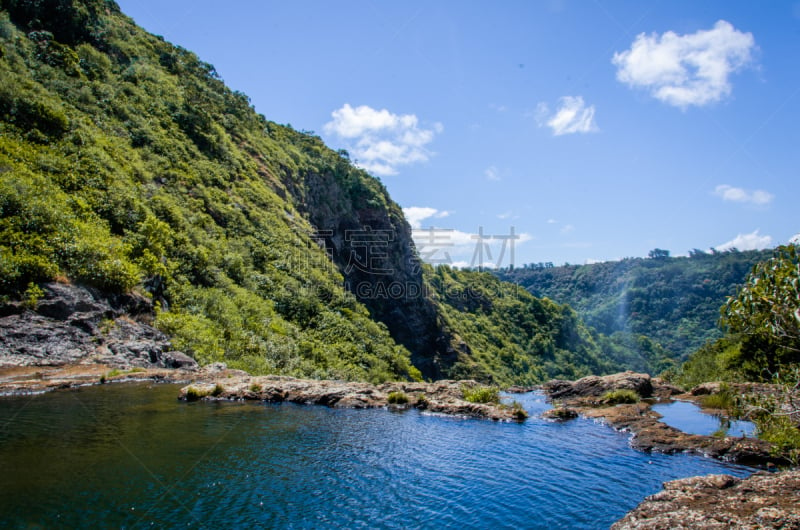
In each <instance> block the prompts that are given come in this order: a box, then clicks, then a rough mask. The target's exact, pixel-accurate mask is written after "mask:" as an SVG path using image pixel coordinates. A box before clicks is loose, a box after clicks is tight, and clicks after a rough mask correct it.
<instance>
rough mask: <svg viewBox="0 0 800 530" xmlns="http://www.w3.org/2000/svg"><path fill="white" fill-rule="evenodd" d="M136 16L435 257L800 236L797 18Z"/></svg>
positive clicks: (245, 5) (305, 13)
mask: <svg viewBox="0 0 800 530" xmlns="http://www.w3.org/2000/svg"><path fill="white" fill-rule="evenodd" d="M119 4H120V6H121V7H122V10H123V11H124V12H125V13H126V14H128V15H129V16H131V17H133V18H134V20H136V22H137V23H138V24H139V25H141V26H143V27H144V28H145V29H147V30H148V31H150V32H152V33H155V34H158V35H162V36H164V38H166V39H167V40H169V41H170V42H172V43H174V44H178V45H180V46H183V47H184V48H187V49H190V50H192V51H194V52H196V53H197V54H198V55H199V56H200V58H201V59H203V60H204V61H206V62H209V63H211V64H213V65H214V66H215V67H216V69H217V71H218V72H219V74H220V75H221V76H222V78H223V79H224V80H225V82H226V83H227V84H228V85H229V86H230V87H231V88H233V89H235V90H240V91H242V92H244V93H246V94H247V95H248V96H250V98H251V100H252V102H253V104H254V106H255V107H256V110H257V111H258V112H260V113H262V114H264V115H265V116H266V117H267V118H268V119H270V120H273V121H276V122H279V123H288V124H291V125H292V126H293V127H294V128H296V129H299V130H310V131H315V132H316V133H317V134H319V135H321V136H322V137H323V139H324V140H325V141H326V143H327V144H328V145H330V146H331V147H333V148H337V149H338V148H345V149H348V151H349V152H350V154H351V158H352V159H355V160H358V163H359V164H360V165H361V166H363V167H365V168H367V169H369V170H370V171H371V172H372V173H373V174H375V175H376V176H378V177H379V178H381V180H382V181H383V182H384V183H385V184H386V186H387V188H388V189H389V191H390V193H391V195H392V197H393V198H394V199H395V201H397V202H398V203H399V204H400V205H401V206H402V207H403V208H405V209H407V210H406V211H407V217H408V218H409V219H410V221H412V224H413V225H415V226H416V227H419V228H430V227H437V228H441V229H448V230H449V231H447V232H445V231H441V232H439V231H437V232H436V234H437V236H438V237H439V238H440V239H438V240H437V243H436V245H434V246H430V245H429V246H428V247H427V249H426V248H424V247H425V245H424V244H425V242H426V241H425V238H424V232H419V233H418V235H417V240H418V244H419V245H420V246H421V247H422V248H421V250H422V251H423V252H426V251H427V252H428V254H429V255H431V256H432V257H433V259H439V260H444V259H446V258H445V253H446V255H447V256H449V258H450V259H451V260H452V262H453V263H456V264H462V265H467V264H469V263H470V262H471V261H472V258H473V257H474V256H475V246H476V242H477V240H476V239H474V238H472V237H471V236H473V235H475V234H477V233H478V232H479V230H480V229H481V228H482V231H483V234H485V235H486V236H503V235H509V233H510V230H511V227H513V228H514V231H515V234H517V235H520V238H519V239H517V240H516V244H515V247H514V250H515V258H514V262H515V264H516V265H517V266H519V265H521V264H522V263H529V262H554V263H556V264H560V263H565V262H568V263H585V262H589V261H596V260H612V259H619V258H623V257H628V256H646V255H647V253H648V251H649V250H651V249H653V248H656V247H658V248H662V249H668V250H670V251H671V252H672V254H673V255H685V254H686V253H687V252H688V251H689V250H690V249H693V248H699V249H703V250H708V249H709V248H710V247H716V248H729V247H730V246H736V247H737V248H740V249H748V248H764V247H768V246H775V245H777V244H781V243H785V242H786V241H787V240H789V239H790V238H791V237H793V236H794V235H795V234H798V233H799V232H800V208H798V196H799V194H798V192H799V191H800V189H798V188H799V187H800V186H799V185H798V182H800V178H799V177H800V133H799V132H798V131H799V130H800V123H798V122H799V121H800V120H798V118H800V68H799V67H798V66H800V62H799V59H798V58H799V57H800V2H789V1H785V2H783V1H770V2H749V1H747V2H744V1H742V2H737V1H732V0H725V1H703V2H696V1H669V2H667V1H661V2H643V1H605V0H594V1H588V0H586V1H577V0H544V1H537V2H532V1H531V2H529V1H519V2H512V1H509V2H493V3H489V2H455V1H452V2H424V1H404V2H379V1H357V2H356V1H354V2H323V1H320V2H311V1H297V2H285V1H281V2H273V1H259V0H247V1H244V0H242V1H232V2H227V3H225V4H224V5H225V7H224V8H221V7H220V6H222V5H223V4H221V3H220V2H218V1H211V0H169V1H167V2H164V1H163V0H158V1H156V0H121V1H119ZM504 241H507V240H503V239H502V238H500V237H494V238H492V239H488V240H486V241H485V244H486V245H488V246H487V247H484V250H485V252H484V255H483V259H484V264H489V263H491V262H492V261H495V262H496V261H498V257H499V255H500V252H501V246H502V244H503V242H504ZM448 243H450V244H452V246H449V247H447V248H445V247H444V245H445V244H448ZM436 247H439V248H436ZM507 248H509V247H507ZM433 251H437V252H436V253H434V252H433ZM489 254H491V256H492V257H491V258H489V256H488V255H489ZM509 258H510V252H508V250H507V251H506V253H505V254H504V263H500V264H501V265H508V263H509Z"/></svg>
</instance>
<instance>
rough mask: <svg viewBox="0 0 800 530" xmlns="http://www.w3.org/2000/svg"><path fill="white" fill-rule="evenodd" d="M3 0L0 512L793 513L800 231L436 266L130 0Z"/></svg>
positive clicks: (454, 522)
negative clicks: (706, 413) (739, 244)
mask: <svg viewBox="0 0 800 530" xmlns="http://www.w3.org/2000/svg"><path fill="white" fill-rule="evenodd" d="M0 7H2V11H0V297H2V298H1V299H0V393H3V394H5V396H4V397H2V398H0V418H2V420H0V425H2V428H1V429H2V430H0V440H2V443H0V465H1V466H2V469H3V470H4V473H3V474H2V478H0V491H2V494H0V499H2V500H0V505H2V514H3V519H4V524H7V525H8V526H10V527H30V526H44V527H78V526H87V527H91V526H102V527H117V526H119V527H122V526H125V527H129V526H130V527H139V526H149V525H156V526H178V525H181V526H184V525H185V526H197V527H203V526H219V525H221V526H225V527H229V526H230V527H242V526H255V525H259V526H269V527H276V526H277V527H284V526H304V527H356V526H360V527H464V526H466V527H487V526H491V527H515V528H521V527H529V528H553V527H574V528H604V527H608V526H609V525H611V524H612V523H614V521H617V520H619V521H618V522H617V523H616V526H617V527H619V528H638V527H642V528H646V527H678V526H681V525H683V526H692V525H695V526H696V525H705V526H709V525H713V524H718V525H723V526H724V525H727V526H728V527H730V526H737V525H738V526H746V525H754V526H762V527H770V526H772V527H776V528H777V527H782V528H790V527H792V528H795V527H798V525H800V521H798V518H797V515H796V514H797V513H800V498H798V487H797V485H798V482H800V477H798V473H797V472H796V471H792V470H791V468H792V466H796V465H797V463H798V460H799V459H800V449H799V448H800V431H798V429H797V425H798V422H799V421H800V418H798V412H797V411H798V408H800V407H798V406H797V405H798V396H797V386H796V383H797V376H798V371H797V365H798V361H799V360H800V359H798V356H799V355H800V353H798V349H799V348H800V334H799V333H798V328H799V327H800V312H799V311H800V309H798V308H799V307H800V295H799V294H798V276H800V272H799V271H800V265H798V256H797V248H796V247H794V246H788V247H780V248H778V249H776V250H775V251H769V252H762V253H755V252H747V253H745V252H742V253H739V252H728V253H712V254H706V253H703V252H700V251H693V252H692V255H691V257H689V258H670V257H669V256H668V254H665V253H664V251H658V252H655V251H654V253H652V255H651V257H650V258H648V259H632V260H623V261H622V262H618V263H608V264H596V265H592V266H585V267H572V266H567V267H546V266H528V267H525V268H523V269H517V270H511V271H502V272H498V273H497V274H490V273H487V272H480V271H465V270H455V269H451V268H449V267H445V266H440V267H437V268H432V267H430V266H428V265H426V264H424V263H422V262H421V261H420V259H419V255H418V254H417V252H416V249H415V247H414V244H413V241H412V239H411V230H410V227H409V225H408V223H407V222H406V221H405V219H404V217H403V213H402V211H401V209H400V208H399V206H398V205H397V204H396V203H394V202H393V201H392V199H391V198H390V197H389V195H388V193H387V191H386V189H385V187H384V186H383V185H382V184H381V183H380V182H379V181H378V180H377V179H375V178H373V177H371V176H370V175H368V174H367V173H366V172H364V171H363V170H361V169H358V168H357V167H355V166H354V165H353V164H352V163H351V162H350V160H349V156H348V154H347V153H346V152H343V151H339V152H337V151H333V150H331V149H329V148H327V147H326V146H325V145H324V144H323V143H322V141H321V140H320V139H319V138H318V137H317V136H315V135H313V133H307V132H299V131H295V130H294V129H292V128H291V127H290V126H284V125H279V124H276V123H273V122H270V121H268V120H267V119H266V118H264V117H263V116H261V115H259V114H257V113H256V112H255V111H254V110H253V108H252V107H251V105H250V103H249V100H248V98H247V96H245V95H244V94H241V93H237V92H232V91H230V90H229V89H228V88H226V86H225V85H224V83H223V82H222V80H221V79H219V77H218V76H217V74H216V72H215V71H214V68H213V67H212V66H211V65H209V64H207V63H204V62H202V61H201V60H200V59H199V58H198V57H196V56H195V55H194V54H193V53H191V52H190V51H187V50H185V49H182V48H180V47H176V46H174V45H172V44H170V43H167V42H165V41H164V40H163V39H162V38H160V37H157V36H154V35H150V34H148V33H146V32H145V31H143V30H142V29H140V28H138V27H137V26H136V25H135V24H134V23H133V21H132V20H130V19H129V18H127V17H126V16H125V15H124V14H122V13H121V12H120V10H119V8H118V6H116V4H114V3H113V2H111V1H109V0H81V1H68V0H46V1H24V0H0ZM375 249H377V251H376V252H374V253H372V250H375ZM657 250H658V249H657ZM506 280H508V281H506ZM721 306H722V315H723V321H722V324H723V328H721V329H720V328H718V326H717V321H716V320H717V315H719V314H720V313H719V311H720V307H721ZM573 307H574V308H575V309H573ZM624 370H634V372H625V373H617V372H622V371H624ZM636 372H640V373H636ZM655 375H661V377H654V376H655ZM133 381H139V382H138V383H134V382H133ZM122 382H127V384H111V383H122ZM709 382H713V383H709ZM102 383H105V384H102ZM157 383H161V384H157ZM542 384H544V386H541V387H536V388H537V390H535V391H532V390H534V387H535V386H536V385H542ZM54 389H62V390H59V391H56V392H49V393H43V392H44V391H46V390H54ZM500 389H506V390H509V391H510V392H512V393H510V394H507V393H503V392H500ZM689 391H691V392H689ZM178 397H180V398H181V401H179V400H178V399H176V398H178ZM676 398H677V399H682V400H687V401H694V402H696V403H698V404H699V405H701V406H703V407H705V409H707V410H708V409H713V410H715V411H716V412H717V414H718V415H721V416H722V417H723V418H731V419H737V418H739V419H743V420H749V421H752V422H753V423H754V424H755V428H756V432H757V434H758V438H753V437H740V436H735V435H728V434H726V433H725V432H724V431H720V432H717V433H714V434H712V435H708V434H694V433H687V432H682V431H680V430H679V429H676V428H675V427H672V426H670V425H667V424H666V423H665V422H664V421H661V416H660V414H658V413H657V412H655V411H654V410H653V409H652V408H651V405H652V404H653V403H656V402H659V401H661V402H668V401H671V400H674V399H676ZM307 404H317V405H324V406H316V407H315V406H307ZM575 417H577V418H579V419H575V420H572V421H570V419H571V418H575ZM595 419H600V420H602V422H604V423H606V424H608V425H609V426H611V427H614V429H611V428H609V427H608V426H604V425H599V424H598V423H596V422H595V421H593V420H595ZM490 420H496V421H490ZM704 457H710V458H704ZM784 468H786V469H784ZM759 469H768V470H769V471H768V472H764V471H759ZM778 469H782V470H781V471H776V470H778ZM706 473H715V474H716V475H714V477H712V478H696V479H689V478H687V477H690V476H692V475H701V474H706ZM753 473H755V474H754V475H753V476H752V477H750V478H747V477H748V476H749V475H751V474H753ZM669 480H677V482H668V483H667V484H666V486H665V489H664V491H662V492H661V493H657V492H658V491H659V490H660V489H661V487H662V483H663V482H665V481H669ZM650 494H654V495H652V496H651V497H648V499H647V501H646V502H643V503H642V504H641V505H639V506H638V507H637V504H638V503H640V502H641V501H643V500H644V497H645V496H646V495H650ZM715 507H716V508H715ZM634 508H635V510H634ZM631 510H633V511H631ZM626 512H630V513H628V515H626ZM623 517H624V518H623ZM648 525H650V526H648ZM657 525H662V526H657Z"/></svg>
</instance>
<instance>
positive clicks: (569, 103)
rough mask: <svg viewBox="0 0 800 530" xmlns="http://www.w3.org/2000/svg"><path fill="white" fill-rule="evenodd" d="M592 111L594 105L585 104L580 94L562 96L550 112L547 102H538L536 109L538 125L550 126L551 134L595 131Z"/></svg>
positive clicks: (560, 134) (595, 126)
mask: <svg viewBox="0 0 800 530" xmlns="http://www.w3.org/2000/svg"><path fill="white" fill-rule="evenodd" d="M594 113H595V108H594V105H588V106H587V105H586V103H585V102H584V101H583V98H582V97H581V96H564V97H562V98H561V99H559V105H558V108H557V109H556V110H555V112H552V113H551V111H550V107H549V106H548V105H547V103H539V105H538V106H537V109H536V114H537V121H538V122H539V127H542V126H545V125H546V126H547V127H550V129H551V130H552V131H553V136H562V135H564V134H575V133H590V132H597V131H598V130H599V129H598V127H597V124H596V123H595V121H594Z"/></svg>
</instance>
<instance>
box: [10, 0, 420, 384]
mask: <svg viewBox="0 0 800 530" xmlns="http://www.w3.org/2000/svg"><path fill="white" fill-rule="evenodd" d="M0 5H1V6H2V8H3V11H0V294H2V295H4V296H6V297H22V296H23V295H24V294H25V293H28V295H31V294H34V295H35V294H36V293H35V292H34V291H33V290H32V289H33V288H35V286H36V283H37V282H42V281H46V280H54V279H62V281H64V280H70V281H75V282H81V283H85V284H89V285H93V286H96V287H99V288H101V289H104V290H106V291H111V292H114V291H127V290H131V289H138V290H141V291H143V292H146V293H148V294H149V295H150V296H151V297H153V299H154V300H155V301H156V302H157V304H159V306H160V311H159V312H158V314H157V318H156V324H157V326H158V327H159V328H161V329H162V330H164V331H165V332H167V333H168V334H169V335H170V336H171V337H172V340H173V342H174V344H175V346H176V347H178V348H180V349H184V350H186V351H187V352H190V353H191V354H192V355H194V356H195V357H196V358H197V359H198V360H199V361H201V362H203V363H206V362H211V361H218V360H224V361H227V362H228V363H229V364H230V365H232V366H235V367H238V368H244V369H248V370H250V371H253V372H256V373H272V372H279V373H287V374H294V375H301V376H312V377H330V378H343V379H370V380H375V381H380V380H386V379H394V378H398V377H401V378H418V377H419V372H418V371H417V370H416V369H415V368H414V367H413V366H411V364H410V362H409V353H408V351H407V350H406V349H405V348H403V347H402V346H398V345H397V344H396V343H395V342H394V340H392V338H391V337H390V334H389V332H388V330H387V329H386V327H385V326H383V325H382V324H379V323H376V322H375V321H373V320H372V319H371V317H370V314H369V312H368V310H367V308H366V307H365V306H364V305H363V304H361V303H359V302H358V301H357V300H356V298H355V297H354V296H353V295H352V294H350V293H348V292H347V291H346V290H345V289H344V288H343V283H344V282H343V278H342V276H341V274H340V273H339V272H338V270H337V269H336V268H335V267H332V266H331V264H330V261H329V259H328V257H327V256H326V254H325V252H324V251H323V250H322V249H320V248H319V245H318V244H317V242H316V241H315V240H314V239H313V238H312V235H313V233H314V231H315V230H314V227H312V225H311V224H310V223H309V222H308V221H307V219H306V218H304V216H303V215H302V214H301V212H300V211H299V210H298V208H301V207H302V201H300V200H298V201H292V200H287V197H289V198H291V197H293V195H292V194H291V193H290V191H288V190H290V189H294V190H296V191H295V193H294V196H298V195H302V192H306V191H307V188H306V186H305V180H304V176H305V175H307V174H309V173H311V172H315V173H320V174H327V175H330V176H331V177H330V178H331V179H332V180H333V181H334V183H335V184H336V185H338V186H339V188H340V189H341V190H342V193H343V194H344V195H346V196H347V197H352V200H353V201H356V200H358V201H366V202H372V203H375V204H376V205H378V206H379V207H381V208H383V209H384V210H386V211H387V212H392V209H393V208H394V209H395V210H396V212H399V208H397V207H396V205H393V203H392V204H391V205H390V204H389V203H390V201H389V200H388V197H387V195H386V191H385V189H384V188H383V187H382V186H381V185H380V183H378V182H377V181H376V180H374V179H372V178H371V177H369V176H368V175H366V174H365V173H363V172H362V171H359V170H357V169H356V168H354V167H353V166H352V165H350V164H349V163H348V162H347V161H346V160H344V159H343V158H342V156H341V155H340V154H338V153H335V152H333V151H331V150H329V149H327V148H325V146H324V145H323V144H322V142H321V141H320V140H319V138H316V137H314V136H310V135H307V134H302V133H298V132H296V131H294V130H292V129H291V128H288V127H282V126H279V125H276V124H274V123H271V122H268V121H267V120H265V119H264V118H263V117H262V116H259V115H258V114H256V113H255V112H254V111H253V109H252V108H251V107H250V105H249V102H248V99H247V97H246V96H244V95H243V94H240V93H235V92H231V91H230V90H228V89H227V88H226V87H225V86H224V84H223V83H222V81H221V80H220V79H219V77H218V76H217V75H216V73H215V71H214V68H213V67H212V66H211V65H209V64H206V63H203V62H202V61H200V60H199V59H198V58H197V57H196V56H195V55H194V54H192V53H191V52H188V51H186V50H184V49H181V48H177V47H175V46H172V45H171V44H169V43H166V42H164V41H163V40H162V39H161V38H158V37H155V36H153V35H149V34H147V33H145V32H144V31H142V30H141V29H139V28H137V27H136V26H135V25H134V24H133V23H132V21H130V20H129V19H128V18H127V17H125V16H124V15H122V14H121V13H119V10H118V8H117V6H116V5H115V4H113V2H104V1H102V0H91V1H89V0H87V1H85V2H80V3H75V4H74V5H73V2H70V1H67V0H50V1H41V2H22V1H19V2H17V1H12V0H3V1H2V3H1V4H0ZM395 214H396V215H398V216H399V214H398V213H395ZM31 286H33V287H31Z"/></svg>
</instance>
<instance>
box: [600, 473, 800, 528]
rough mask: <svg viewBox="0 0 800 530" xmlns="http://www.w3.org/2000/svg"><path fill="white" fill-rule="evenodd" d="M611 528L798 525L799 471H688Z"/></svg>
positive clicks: (799, 517)
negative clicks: (700, 473) (736, 473)
mask: <svg viewBox="0 0 800 530" xmlns="http://www.w3.org/2000/svg"><path fill="white" fill-rule="evenodd" d="M611 528H612V530H644V529H648V530H657V529H690V528H719V529H724V528H783V529H789V528H794V529H797V528H800V471H798V470H795V471H783V472H780V473H767V472H763V471H761V472H758V473H755V474H754V475H751V476H750V477H748V478H746V479H739V478H735V477H732V476H730V475H707V476H704V477H690V478H685V479H680V480H673V481H671V482H666V483H664V489H663V490H662V491H660V492H658V493H656V494H655V495H650V496H649V497H647V498H645V500H644V501H642V502H641V503H640V504H639V506H637V507H636V508H635V509H633V510H631V511H630V512H628V513H627V514H626V515H625V517H623V518H622V519H620V520H619V521H617V522H616V523H614V525H613V526H612V527H611Z"/></svg>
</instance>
